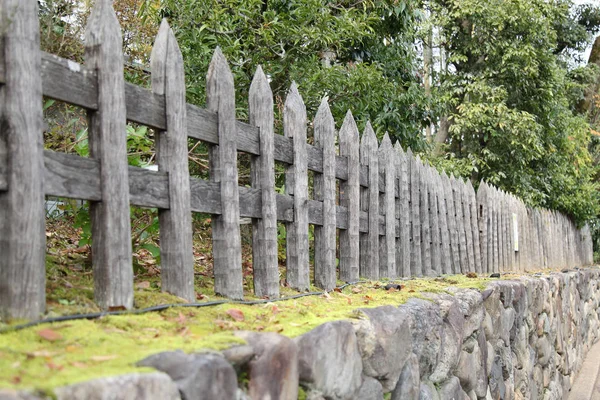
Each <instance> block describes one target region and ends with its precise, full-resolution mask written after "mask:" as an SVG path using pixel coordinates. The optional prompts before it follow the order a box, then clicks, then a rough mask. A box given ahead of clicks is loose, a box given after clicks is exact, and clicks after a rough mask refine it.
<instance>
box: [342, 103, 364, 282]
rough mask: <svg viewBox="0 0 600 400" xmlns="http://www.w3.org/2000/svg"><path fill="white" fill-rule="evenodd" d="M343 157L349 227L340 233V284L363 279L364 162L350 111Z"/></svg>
mask: <svg viewBox="0 0 600 400" xmlns="http://www.w3.org/2000/svg"><path fill="white" fill-rule="evenodd" d="M340 156H345V157H347V159H348V179H347V180H345V181H342V182H340V206H342V207H345V208H346V210H347V216H348V226H347V228H346V229H342V230H340V280H342V281H345V282H355V281H357V280H358V279H359V237H360V235H359V226H360V184H359V177H360V158H359V142H358V128H357V127H356V122H354V117H353V116H352V113H351V112H350V111H348V113H347V114H346V118H345V119H344V123H343V124H342V127H341V129H340Z"/></svg>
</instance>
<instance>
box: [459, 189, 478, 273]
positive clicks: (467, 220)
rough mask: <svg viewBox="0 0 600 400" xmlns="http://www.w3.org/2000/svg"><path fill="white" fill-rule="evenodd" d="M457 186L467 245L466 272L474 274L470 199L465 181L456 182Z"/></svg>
mask: <svg viewBox="0 0 600 400" xmlns="http://www.w3.org/2000/svg"><path fill="white" fill-rule="evenodd" d="M458 186H459V189H460V197H461V199H462V205H463V217H464V225H465V239H466V244H467V261H468V264H467V265H468V267H467V271H469V272H475V245H474V243H475V242H474V239H473V229H472V225H471V204H470V203H471V199H470V197H469V195H468V191H467V184H466V183H465V181H463V180H462V179H460V180H459V181H458Z"/></svg>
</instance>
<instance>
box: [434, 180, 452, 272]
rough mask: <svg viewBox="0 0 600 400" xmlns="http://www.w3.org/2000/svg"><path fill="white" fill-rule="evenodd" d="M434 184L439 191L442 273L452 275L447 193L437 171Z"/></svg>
mask: <svg viewBox="0 0 600 400" xmlns="http://www.w3.org/2000/svg"><path fill="white" fill-rule="evenodd" d="M434 184H435V187H436V188H437V191H438V196H437V199H438V210H439V216H440V218H439V219H440V221H439V225H440V240H441V242H442V244H441V249H440V256H441V272H442V274H451V273H452V255H451V253H450V231H449V229H448V210H447V207H446V191H445V189H444V181H443V178H442V175H440V174H439V173H438V172H437V171H436V172H435V175H434Z"/></svg>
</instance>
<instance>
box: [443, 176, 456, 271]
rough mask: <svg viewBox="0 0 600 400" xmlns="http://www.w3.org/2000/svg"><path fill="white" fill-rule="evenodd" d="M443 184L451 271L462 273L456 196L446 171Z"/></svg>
mask: <svg viewBox="0 0 600 400" xmlns="http://www.w3.org/2000/svg"><path fill="white" fill-rule="evenodd" d="M442 184H443V187H444V197H445V202H446V216H447V220H448V233H449V244H450V254H451V261H452V267H451V270H450V271H451V272H449V273H452V272H453V273H455V274H459V273H460V255H459V253H460V250H459V248H460V246H459V240H458V229H457V226H456V207H455V204H454V196H453V194H452V182H451V180H450V178H449V177H448V175H446V172H443V173H442Z"/></svg>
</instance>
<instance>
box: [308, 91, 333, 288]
mask: <svg viewBox="0 0 600 400" xmlns="http://www.w3.org/2000/svg"><path fill="white" fill-rule="evenodd" d="M313 126H314V135H315V147H317V148H319V149H322V151H323V173H322V174H315V178H314V192H315V196H314V197H315V200H318V201H322V202H323V225H322V226H316V225H315V284H316V285H317V286H318V287H320V288H321V289H325V290H333V288H335V283H336V271H335V267H336V265H335V259H336V257H335V255H336V236H337V230H336V204H335V198H336V182H335V137H336V132H335V122H334V120H333V116H332V115H331V110H330V109H329V104H327V97H325V98H323V100H322V101H321V106H320V107H319V110H318V111H317V115H316V117H315V121H314V124H313Z"/></svg>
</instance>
